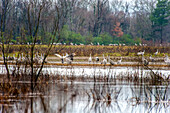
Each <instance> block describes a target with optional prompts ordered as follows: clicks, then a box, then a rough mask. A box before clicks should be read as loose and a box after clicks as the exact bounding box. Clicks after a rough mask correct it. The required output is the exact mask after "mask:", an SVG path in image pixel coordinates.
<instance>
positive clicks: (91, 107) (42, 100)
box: [0, 65, 170, 113]
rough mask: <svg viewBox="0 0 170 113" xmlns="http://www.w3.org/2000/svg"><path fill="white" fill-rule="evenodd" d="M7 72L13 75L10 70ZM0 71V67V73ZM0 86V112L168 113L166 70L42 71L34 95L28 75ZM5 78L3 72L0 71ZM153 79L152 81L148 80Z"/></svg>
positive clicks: (90, 68) (58, 68)
mask: <svg viewBox="0 0 170 113" xmlns="http://www.w3.org/2000/svg"><path fill="white" fill-rule="evenodd" d="M9 69H10V71H12V70H13V69H14V67H13V66H10V68H9ZM2 70H4V66H1V73H2ZM22 71H23V70H22V68H20V77H21V78H20V77H14V78H15V79H16V78H18V79H16V80H13V81H12V82H10V83H7V82H5V80H4V81H2V80H3V79H4V78H3V77H2V76H3V74H2V75H1V88H0V91H1V96H0V97H1V99H0V104H1V106H0V110H1V112H16V113H20V112H31V111H33V112H35V113H38V112H39V113H45V112H48V113H94V112H97V113H98V112H102V113H108V112H109V113H111V112H116V113H124V112H127V113H137V112H142V113H148V112H149V113H155V112H158V113H168V112H169V108H170V101H169V100H170V97H169V94H170V90H169V89H170V86H169V82H170V81H169V75H170V72H169V67H164V68H159V69H158V68H155V69H154V68H153V69H151V70H149V69H147V68H145V67H110V66H85V67H84V66H53V65H50V66H45V67H44V68H43V70H42V75H43V76H41V77H40V79H39V80H38V81H37V83H36V84H37V85H36V87H35V89H34V92H31V89H30V84H31V83H30V81H29V76H30V75H27V74H26V75H24V74H23V72H22ZM3 72H4V74H5V71H3ZM153 76H157V77H154V78H153Z"/></svg>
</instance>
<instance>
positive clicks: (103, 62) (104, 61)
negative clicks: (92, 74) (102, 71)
mask: <svg viewBox="0 0 170 113" xmlns="http://www.w3.org/2000/svg"><path fill="white" fill-rule="evenodd" d="M101 64H104V65H106V64H107V59H106V58H105V57H104V54H103V61H102V62H101Z"/></svg>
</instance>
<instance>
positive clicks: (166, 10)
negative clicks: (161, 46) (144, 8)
mask: <svg viewBox="0 0 170 113" xmlns="http://www.w3.org/2000/svg"><path fill="white" fill-rule="evenodd" d="M169 16H170V2H169V1H168V0H158V3H157V5H156V8H155V9H154V11H153V12H152V13H151V16H150V19H151V21H152V28H153V34H155V33H156V32H158V33H159V34H160V40H161V43H162V42H163V28H164V26H166V25H167V24H168V21H169V20H168V19H169Z"/></svg>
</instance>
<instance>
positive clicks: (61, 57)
mask: <svg viewBox="0 0 170 113" xmlns="http://www.w3.org/2000/svg"><path fill="white" fill-rule="evenodd" d="M54 55H55V56H57V57H59V58H60V59H61V63H62V64H63V63H64V58H66V57H67V55H66V56H64V54H63V56H61V55H59V54H54Z"/></svg>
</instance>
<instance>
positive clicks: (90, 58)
mask: <svg viewBox="0 0 170 113" xmlns="http://www.w3.org/2000/svg"><path fill="white" fill-rule="evenodd" d="M88 61H89V63H91V62H92V57H91V54H90V57H89V60H88Z"/></svg>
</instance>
